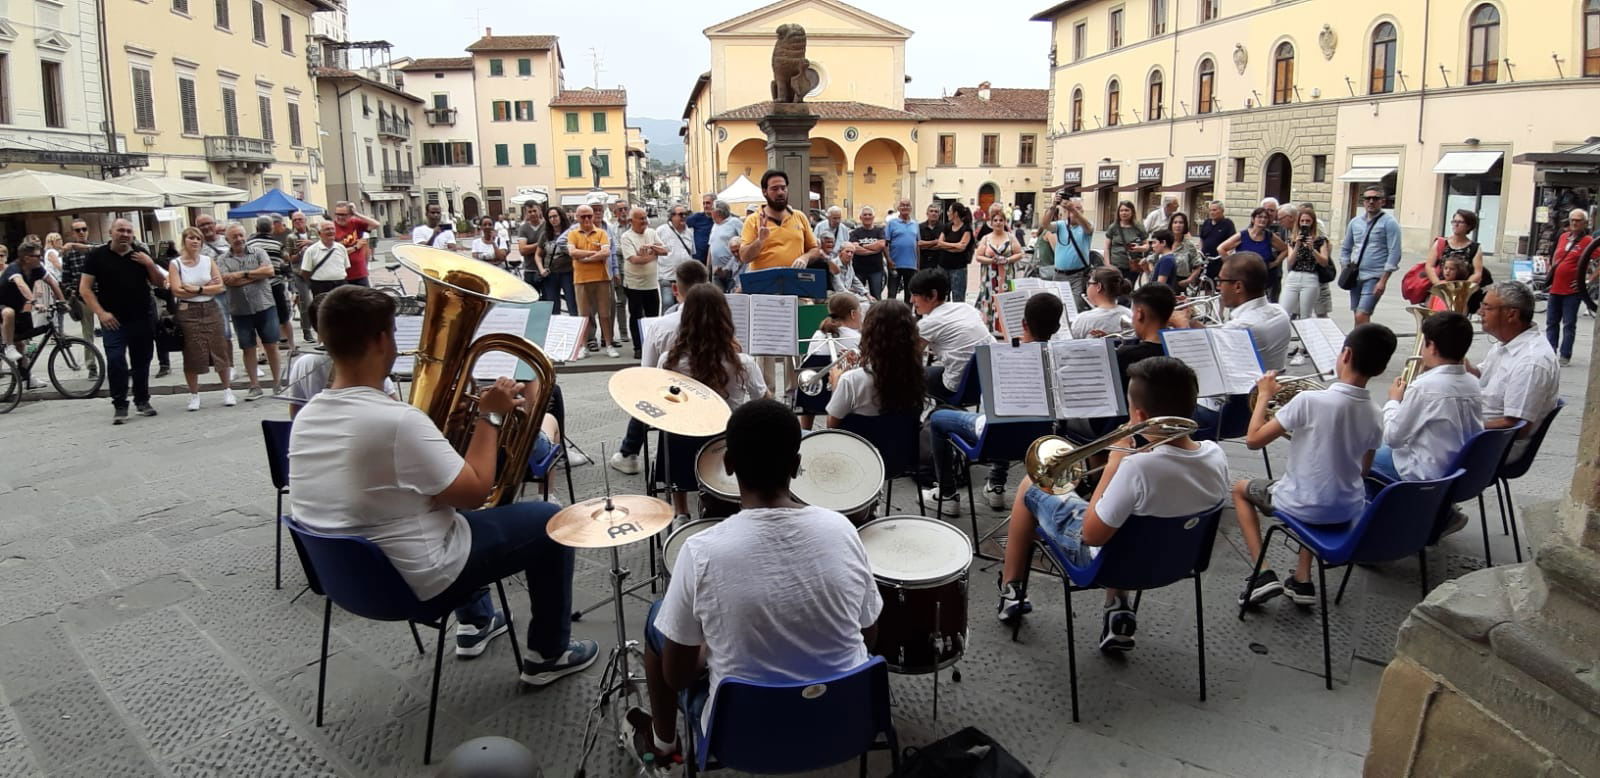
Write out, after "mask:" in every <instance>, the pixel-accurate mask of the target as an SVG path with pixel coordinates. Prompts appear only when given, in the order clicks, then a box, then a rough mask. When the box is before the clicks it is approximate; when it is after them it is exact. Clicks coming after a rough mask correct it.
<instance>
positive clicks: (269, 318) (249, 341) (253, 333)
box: [233, 306, 279, 348]
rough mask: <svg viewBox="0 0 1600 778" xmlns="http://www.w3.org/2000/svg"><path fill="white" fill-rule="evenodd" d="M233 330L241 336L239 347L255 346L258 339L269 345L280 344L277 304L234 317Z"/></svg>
mask: <svg viewBox="0 0 1600 778" xmlns="http://www.w3.org/2000/svg"><path fill="white" fill-rule="evenodd" d="M233 330H234V332H235V333H237V334H238V336H239V348H255V347H256V341H257V340H258V339H259V340H260V342H262V343H265V344H267V345H273V346H275V345H277V344H278V334H279V333H278V309H277V307H276V306H274V307H271V308H268V309H266V310H264V311H256V312H255V313H251V314H246V315H244V316H240V315H237V314H235V315H234V317H233Z"/></svg>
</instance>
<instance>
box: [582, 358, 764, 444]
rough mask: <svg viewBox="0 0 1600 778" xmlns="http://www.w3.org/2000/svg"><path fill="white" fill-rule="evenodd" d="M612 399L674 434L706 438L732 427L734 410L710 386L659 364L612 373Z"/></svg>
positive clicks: (644, 419) (649, 422)
mask: <svg viewBox="0 0 1600 778" xmlns="http://www.w3.org/2000/svg"><path fill="white" fill-rule="evenodd" d="M607 388H608V389H609V390H610V392H611V399H612V400H614V401H616V403H617V405H619V406H621V408H622V410H624V411H626V412H627V413H628V415H629V416H632V417H633V418H635V419H638V420H639V421H642V422H644V423H645V424H647V425H649V426H651V427H655V428H656V429H659V430H664V431H666V432H670V433H672V434H674V435H689V436H692V437H697V438H703V437H708V436H711V435H716V434H719V433H721V432H723V431H725V430H726V429H727V428H728V417H729V416H730V415H732V413H733V411H732V410H731V409H730V408H728V401H727V400H725V399H723V398H722V395H719V394H717V393H716V392H714V391H712V390H711V388H710V387H708V386H706V385H705V384H703V383H700V382H699V381H696V380H694V379H693V378H690V377H688V376H686V375H683V374H681V373H674V372H672V371H671V370H662V369H661V368H657V367H630V368H627V369H626V370H619V371H617V372H615V373H612V374H611V381H610V383H609V384H608V385H607Z"/></svg>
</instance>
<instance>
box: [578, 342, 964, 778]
mask: <svg viewBox="0 0 1600 778" xmlns="http://www.w3.org/2000/svg"><path fill="white" fill-rule="evenodd" d="M608 388H609V392H610V394H611V398H612V400H613V401H615V402H616V403H617V405H618V406H620V407H621V408H622V409H623V410H624V411H626V412H627V413H628V414H629V415H630V416H632V417H633V418H635V419H638V420H639V421H642V422H644V423H645V424H647V425H649V426H652V427H655V428H657V429H659V430H661V431H663V432H666V433H669V434H674V435H684V436H692V437H711V439H710V440H709V441H708V442H707V443H705V444H704V445H703V446H702V447H701V448H700V450H699V452H698V454H697V456H696V459H695V476H696V481H697V483H698V485H699V490H700V498H701V506H702V515H701V518H700V519H698V520H695V521H690V522H687V523H684V524H683V525H681V526H679V527H678V528H677V529H675V530H673V531H672V532H670V533H669V534H668V535H667V537H666V540H665V542H664V543H663V545H662V546H661V553H662V557H663V559H664V562H665V568H664V570H662V571H661V573H659V574H658V573H654V572H652V575H651V576H650V577H649V578H648V579H647V580H645V581H642V582H639V583H637V584H634V585H633V586H632V587H626V588H625V586H624V584H625V582H626V580H627V578H628V577H629V576H630V575H631V572H630V571H629V570H628V569H627V568H625V567H623V565H622V560H621V554H620V551H621V548H622V547H623V546H627V545H630V544H633V543H636V542H639V541H641V540H644V541H649V542H651V543H655V542H657V540H656V539H657V537H658V536H659V535H660V533H661V532H662V531H664V530H666V529H668V528H669V527H671V526H672V520H673V510H672V506H671V505H669V504H668V503H666V502H664V501H662V500H659V499H656V498H654V497H649V496H641V495H613V494H611V483H610V476H609V474H607V475H606V483H605V489H606V494H605V496H604V497H597V498H594V499H590V500H584V501H582V502H577V503H574V504H573V505H571V506H569V507H567V508H564V509H562V510H561V511H559V512H558V513H556V515H555V516H554V517H552V518H551V519H550V522H549V525H548V533H549V535H550V538H551V539H552V540H555V541H556V542H558V543H560V544H562V545H565V546H569V547H572V548H585V549H598V548H603V549H607V550H608V551H609V553H610V556H611V574H610V578H611V590H612V593H611V596H610V598H608V600H607V601H606V602H609V603H610V604H611V605H612V608H613V611H614V614H615V617H616V632H617V634H616V637H617V643H616V646H615V647H613V648H612V650H611V652H610V656H609V658H608V659H607V662H606V664H605V670H604V672H603V673H602V675H601V678H600V684H599V698H598V700H597V701H596V704H595V706H594V708H593V709H592V710H591V713H590V716H589V719H588V721H587V722H586V724H585V728H584V741H583V742H584V748H583V755H584V756H583V759H584V760H585V761H587V758H588V754H589V753H590V751H591V750H592V749H593V746H594V744H595V742H596V741H597V740H598V720H597V717H599V716H604V715H605V714H606V712H607V709H608V708H610V709H611V710H610V713H611V714H612V715H613V716H615V718H613V721H614V722H620V721H621V716H620V715H618V713H619V710H626V709H627V708H628V707H630V706H631V705H633V704H637V702H638V700H639V698H640V697H641V691H640V687H641V685H642V684H643V681H644V678H643V676H642V675H638V674H635V673H634V672H633V671H632V670H631V667H632V666H634V664H637V665H638V666H640V667H642V660H643V656H642V653H641V650H640V648H639V643H638V641H636V640H630V639H629V638H628V631H627V626H626V623H625V618H626V616H625V614H624V610H623V602H624V598H625V597H626V596H627V595H628V594H631V593H633V592H634V591H636V590H637V589H639V588H641V587H643V586H646V585H653V584H654V583H656V582H657V581H658V580H660V579H662V578H670V576H671V571H672V567H673V565H674V563H675V562H676V561H677V558H678V556H679V554H680V553H681V551H682V549H683V547H684V544H685V543H686V542H687V541H688V540H689V539H690V538H692V537H694V536H695V535H697V534H699V533H701V532H704V531H706V530H708V529H712V528H714V527H716V526H717V525H718V524H720V523H721V522H722V521H724V520H725V519H726V518H727V517H729V516H732V515H733V514H734V513H736V512H738V510H739V482H738V479H737V478H736V477H735V476H734V475H733V474H732V473H731V472H730V471H731V470H732V468H731V467H729V466H728V465H727V459H726V456H727V438H726V436H725V435H724V434H723V433H724V431H725V430H726V428H727V424H728V419H729V417H730V416H731V410H730V409H729V408H728V405H727V402H726V401H725V400H724V399H723V398H722V397H721V396H720V395H718V394H717V393H716V392H714V391H712V390H711V389H710V388H709V387H707V386H706V385H705V384H703V383H701V382H699V381H696V380H694V379H692V378H689V377H688V376H684V375H682V374H679V373H674V372H672V371H668V370H661V369H657V368H648V367H633V368H627V369H625V370H621V371H618V372H617V373H615V374H613V375H612V377H611V380H610V383H609V387H608ZM603 456H604V454H602V457H603ZM883 483H884V465H883V457H882V456H881V455H880V454H879V453H878V450H877V448H876V447H874V446H873V445H872V444H871V443H870V442H868V441H867V440H866V439H865V438H862V437H861V436H859V435H856V434H854V433H851V432H846V431H844V430H833V429H830V430H823V431H819V432H814V433H811V434H808V435H806V436H805V437H803V438H802V439H801V442H800V469H799V472H798V473H797V474H796V477H795V479H794V480H793V482H792V483H791V485H790V491H791V492H792V494H793V495H794V497H795V499H796V500H798V501H800V502H803V503H806V504H808V505H814V506H818V507H822V508H827V509H829V510H833V511H837V512H839V513H841V514H843V515H844V516H845V517H846V518H849V519H850V521H851V522H852V523H854V524H855V525H856V526H857V527H858V528H859V532H860V535H861V541H862V544H863V545H864V546H865V548H866V551H867V559H868V563H869V564H870V565H871V567H872V574H873V577H874V579H875V580H876V581H877V585H878V591H879V593H880V594H881V595H882V597H883V610H882V612H881V613H880V615H879V617H878V640H877V645H876V646H875V647H874V653H877V654H879V655H882V656H883V657H884V659H885V660H886V662H887V664H888V666H889V669H890V670H891V671H893V672H896V673H902V674H908V675H920V674H927V673H933V674H934V697H933V706H934V708H933V710H934V716H935V718H937V717H938V710H939V708H938V705H939V672H940V671H941V670H944V669H945V668H948V667H951V666H952V665H954V664H955V663H956V662H958V661H959V660H960V659H961V657H962V655H963V654H964V653H965V650H966V643H967V578H968V571H969V569H970V567H971V565H972V556H973V554H972V549H973V546H972V542H971V540H969V539H968V538H967V536H966V534H965V533H963V532H962V531H961V530H959V529H956V528H955V527H953V526H951V525H949V524H947V523H945V522H943V521H939V520H937V519H930V518H927V517H923V516H889V517H885V518H880V519H873V518H872V514H873V511H874V508H875V507H876V505H877V501H878V496H879V494H880V493H881V490H882V488H883ZM606 602H601V603H599V604H597V605H596V606H594V608H598V607H603V606H604V605H605V604H606ZM591 609H593V608H591ZM577 615H578V614H574V618H577ZM630 657H632V660H631V661H630ZM952 677H953V679H954V680H956V681H960V680H961V675H960V671H959V670H955V671H954V672H953V673H952ZM618 737H619V738H620V737H622V736H621V733H620V732H619V733H618ZM624 748H625V750H627V751H628V752H629V753H630V754H631V753H632V748H631V745H630V744H627V743H624ZM581 770H582V767H581V765H580V772H581Z"/></svg>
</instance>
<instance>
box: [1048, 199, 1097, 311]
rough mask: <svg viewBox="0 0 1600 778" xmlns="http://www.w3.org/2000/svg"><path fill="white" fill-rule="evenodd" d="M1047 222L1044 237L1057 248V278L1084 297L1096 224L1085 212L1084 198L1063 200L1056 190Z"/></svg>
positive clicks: (1055, 275)
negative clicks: (1090, 220) (1091, 239)
mask: <svg viewBox="0 0 1600 778" xmlns="http://www.w3.org/2000/svg"><path fill="white" fill-rule="evenodd" d="M1045 221H1046V222H1047V223H1046V224H1045V240H1047V241H1048V242H1049V243H1050V245H1051V246H1053V247H1054V248H1055V267H1054V270H1055V273H1054V278H1055V279H1056V280H1057V281H1066V282H1067V283H1069V284H1071V285H1072V292H1073V294H1076V295H1079V296H1082V295H1083V290H1084V287H1085V286H1086V283H1085V281H1087V280H1088V275H1089V270H1090V254H1089V239H1090V238H1093V237H1094V225H1093V224H1091V223H1090V222H1089V219H1088V217H1086V216H1084V215H1083V200H1082V199H1080V198H1077V197H1074V198H1072V199H1071V200H1066V201H1065V202H1063V201H1062V197H1061V193H1060V192H1057V193H1056V196H1055V202H1054V203H1052V204H1051V206H1050V211H1049V213H1047V214H1046V215H1045Z"/></svg>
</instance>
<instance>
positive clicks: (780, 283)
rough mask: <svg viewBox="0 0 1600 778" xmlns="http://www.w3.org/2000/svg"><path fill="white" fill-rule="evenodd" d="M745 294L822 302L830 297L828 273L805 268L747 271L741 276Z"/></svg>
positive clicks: (740, 279) (741, 286) (740, 285)
mask: <svg viewBox="0 0 1600 778" xmlns="http://www.w3.org/2000/svg"><path fill="white" fill-rule="evenodd" d="M739 288H740V291H742V292H743V293H745V294H780V295H793V296H795V297H807V298H810V299H813V300H821V299H824V298H826V297H827V296H828V271H826V270H813V269H810V268H803V267H770V268H767V269H766V270H746V271H745V272H744V273H742V274H740V275H739Z"/></svg>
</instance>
